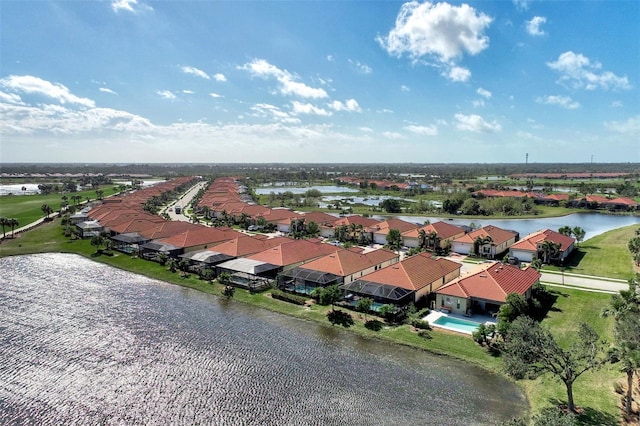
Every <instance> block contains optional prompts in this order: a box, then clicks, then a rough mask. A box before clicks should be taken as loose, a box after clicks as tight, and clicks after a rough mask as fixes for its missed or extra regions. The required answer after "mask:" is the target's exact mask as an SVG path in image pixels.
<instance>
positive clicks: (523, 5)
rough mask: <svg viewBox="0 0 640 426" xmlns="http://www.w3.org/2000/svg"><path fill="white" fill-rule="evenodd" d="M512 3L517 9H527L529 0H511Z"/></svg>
mask: <svg viewBox="0 0 640 426" xmlns="http://www.w3.org/2000/svg"><path fill="white" fill-rule="evenodd" d="M513 4H514V5H515V7H516V9H518V10H527V9H529V0H513Z"/></svg>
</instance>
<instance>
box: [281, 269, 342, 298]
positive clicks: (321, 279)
mask: <svg viewBox="0 0 640 426" xmlns="http://www.w3.org/2000/svg"><path fill="white" fill-rule="evenodd" d="M343 280H344V279H343V277H341V276H338V275H334V274H331V273H329V272H323V271H315V270H313V269H305V268H293V269H291V270H289V271H287V272H284V273H282V274H280V276H279V277H278V287H279V288H280V289H282V290H285V291H290V292H293V293H300V294H311V292H312V291H313V290H315V289H316V288H318V287H327V286H330V285H334V284H342V282H343Z"/></svg>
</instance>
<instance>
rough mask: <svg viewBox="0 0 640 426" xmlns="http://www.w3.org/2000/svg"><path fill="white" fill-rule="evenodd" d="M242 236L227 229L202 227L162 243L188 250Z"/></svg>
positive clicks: (171, 237) (166, 239)
mask: <svg viewBox="0 0 640 426" xmlns="http://www.w3.org/2000/svg"><path fill="white" fill-rule="evenodd" d="M244 236H245V235H244V234H242V233H240V232H237V231H234V230H232V229H229V228H224V229H221V228H208V227H206V226H202V227H199V229H191V230H188V231H185V232H182V233H180V234H177V235H172V236H170V237H167V238H163V239H162V242H163V243H165V244H171V245H173V246H176V247H184V248H188V247H195V246H201V245H204V244H214V243H218V242H221V241H227V240H231V239H233V238H239V237H244Z"/></svg>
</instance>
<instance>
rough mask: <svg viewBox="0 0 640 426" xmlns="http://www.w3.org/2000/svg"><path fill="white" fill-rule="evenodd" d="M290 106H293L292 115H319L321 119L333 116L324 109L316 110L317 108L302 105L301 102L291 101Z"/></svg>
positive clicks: (310, 105)
mask: <svg viewBox="0 0 640 426" xmlns="http://www.w3.org/2000/svg"><path fill="white" fill-rule="evenodd" d="M291 105H292V106H293V114H294V115H298V114H309V115H320V116H323V117H329V116H331V115H332V114H333V113H332V112H331V111H327V110H326V109H324V108H318V107H317V106H315V105H312V104H309V103H307V104H303V103H302V102H297V101H293V102H291Z"/></svg>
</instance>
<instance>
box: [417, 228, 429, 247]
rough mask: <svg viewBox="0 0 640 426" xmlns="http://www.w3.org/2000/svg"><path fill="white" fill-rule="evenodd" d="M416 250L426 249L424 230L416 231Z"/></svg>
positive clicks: (425, 233)
mask: <svg viewBox="0 0 640 426" xmlns="http://www.w3.org/2000/svg"><path fill="white" fill-rule="evenodd" d="M418 248H420V249H425V248H427V232H426V231H425V230H424V229H420V230H419V231H418Z"/></svg>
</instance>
